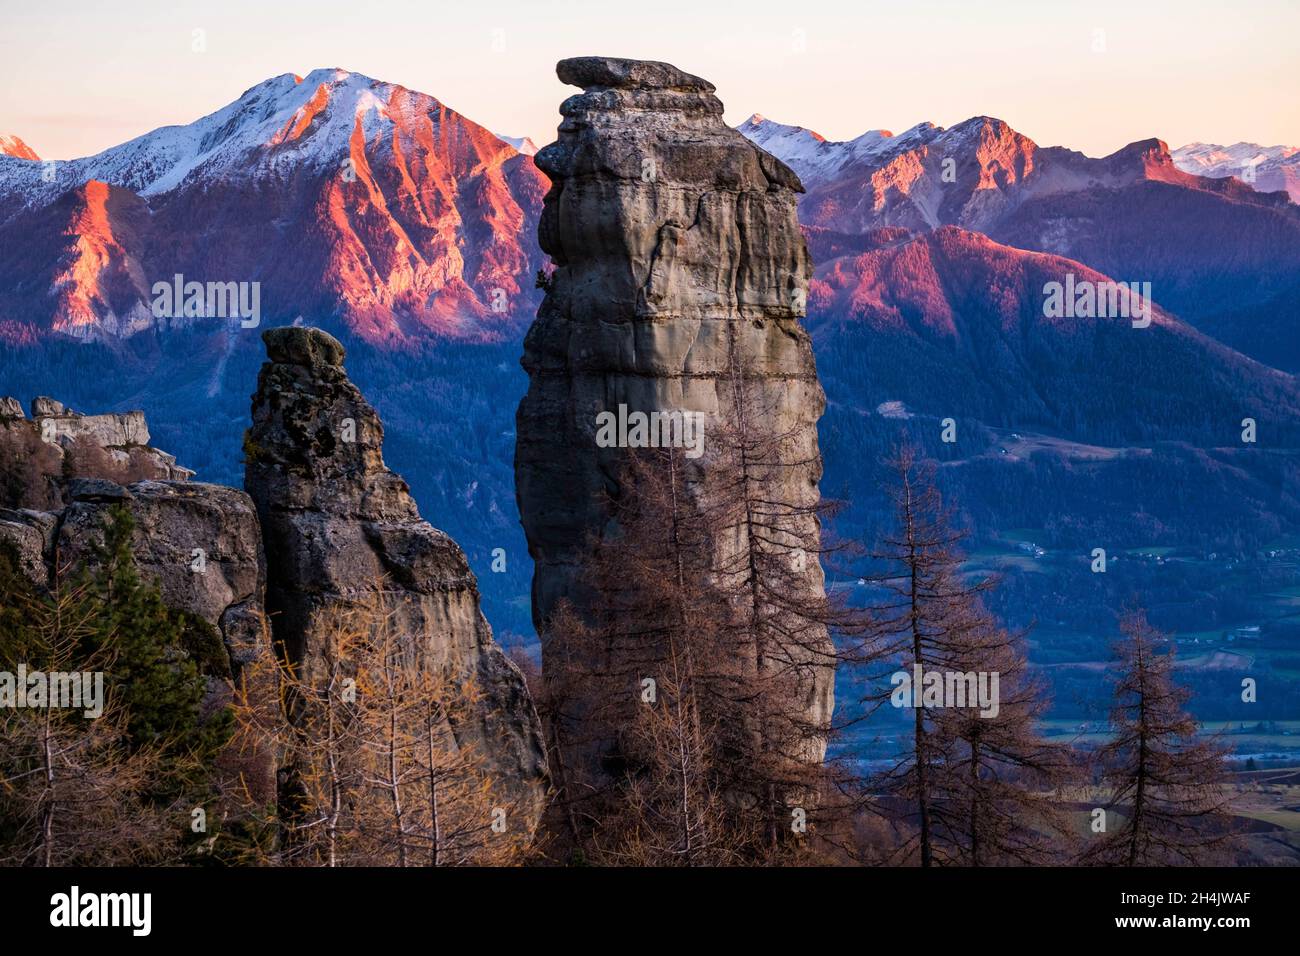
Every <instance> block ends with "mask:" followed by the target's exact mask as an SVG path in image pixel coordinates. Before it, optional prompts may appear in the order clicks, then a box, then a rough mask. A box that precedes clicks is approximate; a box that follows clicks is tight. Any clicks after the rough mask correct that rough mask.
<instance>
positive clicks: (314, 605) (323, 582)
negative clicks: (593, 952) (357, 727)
mask: <svg viewBox="0 0 1300 956" xmlns="http://www.w3.org/2000/svg"><path fill="white" fill-rule="evenodd" d="M263 340H264V341H265V343H266V348H267V354H268V358H269V361H268V362H266V364H264V365H263V366H262V371H261V373H260V375H259V376H258V385H257V393H256V394H255V395H254V396H253V414H252V418H253V424H252V427H251V429H250V430H249V432H248V436H247V439H246V442H245V455H246V462H247V465H246V472H245V487H246V488H247V490H248V492H249V494H251V495H252V497H253V500H254V501H255V502H256V504H257V510H258V514H259V516H260V519H261V524H262V531H263V537H264V539H265V543H266V560H267V608H268V610H269V612H270V614H271V620H272V623H273V628H274V633H275V636H276V638H277V640H278V641H279V642H280V643H281V644H282V645H283V646H284V648H285V651H286V652H287V654H288V656H289V658H290V659H291V660H293V661H295V662H298V663H299V664H301V665H302V666H303V667H304V668H305V671H306V672H308V673H310V672H311V670H312V669H313V668H315V667H317V666H318V665H319V659H320V655H321V653H322V636H321V634H322V621H323V616H324V615H326V613H327V612H328V611H329V610H330V609H331V608H332V607H336V606H339V605H346V604H348V603H349V602H354V601H356V599H357V598H358V597H359V596H361V595H364V594H367V593H368V592H379V594H380V595H381V596H382V599H383V602H384V606H385V607H387V608H390V609H391V610H392V613H393V615H394V619H395V624H396V626H397V628H398V633H400V634H402V635H406V636H408V637H410V638H412V639H413V640H414V641H415V642H416V645H415V646H416V648H417V650H418V651H419V653H421V654H422V655H423V657H424V660H425V662H426V666H429V667H431V668H432V667H446V668H449V669H450V670H451V671H453V672H455V673H459V674H461V675H464V676H466V677H470V678H472V679H473V681H474V684H475V686H476V688H477V690H478V693H479V697H478V700H477V702H476V705H475V713H474V717H473V719H472V720H471V721H468V722H466V723H464V724H462V725H458V726H455V727H452V728H450V729H451V731H452V737H453V739H455V740H456V741H457V742H458V744H464V745H469V746H472V747H473V748H474V749H475V751H476V752H477V754H479V755H481V757H482V758H483V761H484V765H485V770H486V771H487V773H488V774H489V776H490V777H491V778H492V779H493V780H494V782H496V783H497V784H498V785H499V786H500V787H501V788H502V789H503V790H504V792H505V793H506V794H507V795H508V796H509V797H510V799H511V801H512V805H513V808H514V810H513V819H514V820H515V821H517V823H518V824H519V825H521V826H524V827H525V828H527V829H528V830H529V831H530V832H531V830H532V829H534V828H535V827H536V824H537V820H538V819H539V817H540V814H541V810H542V805H543V801H544V794H545V787H546V758H545V753H544V750H543V748H542V743H541V732H540V724H539V722H538V719H537V715H536V712H535V710H534V708H533V705H532V701H531V699H530V697H529V696H528V692H527V689H526V687H525V684H524V679H523V677H522V675H521V674H520V672H519V670H518V669H517V668H516V667H515V665H514V664H513V663H512V662H511V661H510V660H509V659H508V658H507V657H506V655H505V654H504V653H503V652H502V650H501V648H500V647H499V646H498V645H497V644H496V643H495V642H494V641H493V639H492V632H491V629H490V628H489V626H488V623H487V621H486V619H485V618H484V617H483V614H482V612H481V611H480V609H479V594H478V587H477V583H476V581H475V578H474V574H473V572H472V571H471V570H470V568H469V564H468V563H467V561H466V559H465V555H464V553H463V552H462V551H461V549H460V548H459V547H458V546H457V544H456V542H454V541H453V540H452V539H451V538H450V537H448V536H447V535H446V534H444V533H443V532H441V531H439V530H437V529H436V528H433V527H431V526H430V525H429V523H428V522H426V521H424V520H423V519H421V517H420V513H419V510H418V508H417V507H416V504H415V501H414V500H413V499H412V497H411V495H410V492H409V490H408V488H407V484H406V482H405V481H403V480H402V478H401V477H400V476H398V475H396V474H394V473H393V472H392V471H390V470H389V469H388V468H387V467H386V466H385V464H384V460H383V454H382V446H383V438H384V431H383V425H382V424H381V423H380V420H379V416H378V415H377V414H376V413H375V411H374V409H373V408H371V407H370V405H369V404H368V403H367V402H366V400H365V398H364V397H363V396H362V395H361V392H360V391H359V390H358V389H357V387H356V386H355V385H353V384H352V382H351V381H350V380H349V379H348V375H347V372H345V371H344V369H343V358H344V352H343V347H342V346H341V345H340V344H339V343H338V342H337V341H336V340H335V339H334V338H332V337H331V336H329V335H327V334H326V333H324V332H321V331H319V330H316V329H309V328H293V327H287V328H279V329H270V330H268V331H266V332H265V333H263Z"/></svg>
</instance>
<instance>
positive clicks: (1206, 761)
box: [1081, 609, 1231, 866]
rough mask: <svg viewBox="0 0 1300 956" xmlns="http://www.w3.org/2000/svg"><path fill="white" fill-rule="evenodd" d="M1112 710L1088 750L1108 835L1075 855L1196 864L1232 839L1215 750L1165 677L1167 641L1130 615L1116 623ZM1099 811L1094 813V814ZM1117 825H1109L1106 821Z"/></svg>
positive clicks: (1182, 693)
mask: <svg viewBox="0 0 1300 956" xmlns="http://www.w3.org/2000/svg"><path fill="white" fill-rule="evenodd" d="M1120 634H1121V637H1120V639H1119V641H1118V642H1117V643H1116V644H1115V652H1116V655H1117V657H1118V670H1117V674H1116V678H1115V687H1114V694H1115V701H1114V706H1113V707H1112V709H1111V717H1110V723H1111V729H1112V732H1113V734H1114V736H1113V737H1112V738H1111V740H1110V741H1109V742H1108V743H1107V744H1106V745H1105V746H1103V747H1101V748H1100V749H1099V750H1098V751H1097V755H1096V756H1097V762H1098V765H1099V766H1100V768H1101V779H1102V782H1103V785H1104V786H1106V787H1107V788H1108V789H1109V798H1108V801H1107V806H1106V807H1105V808H1104V812H1105V819H1106V821H1107V824H1108V826H1107V829H1106V831H1105V832H1095V833H1094V834H1093V836H1092V840H1093V842H1092V843H1091V845H1090V846H1088V847H1087V848H1086V849H1085V850H1084V852H1083V854H1082V857H1081V860H1082V861H1083V862H1085V863H1090V864H1097V865H1103V866H1169V865H1176V864H1193V865H1194V864H1204V863H1206V862H1208V861H1210V860H1211V859H1212V858H1213V857H1214V855H1215V854H1216V853H1218V852H1219V851H1221V850H1223V849H1224V848H1225V847H1226V845H1227V844H1228V843H1229V841H1230V840H1231V830H1230V822H1231V816H1230V814H1229V807H1228V804H1229V793H1228V788H1227V779H1226V771H1225V769H1224V764H1223V756H1224V751H1223V748H1222V747H1220V746H1219V745H1218V744H1217V743H1216V742H1214V741H1212V740H1204V739H1200V737H1199V735H1198V731H1199V727H1198V725H1197V722H1196V720H1195V719H1194V718H1193V717H1192V716H1191V715H1190V714H1189V713H1187V711H1186V710H1185V709H1184V707H1185V705H1186V703H1187V701H1188V699H1189V697H1190V694H1189V692H1188V691H1187V690H1185V689H1184V688H1181V687H1179V686H1178V685H1177V683H1176V682H1175V680H1174V666H1175V654H1174V645H1173V642H1172V641H1170V640H1169V637H1168V635H1166V634H1164V633H1162V632H1161V631H1159V630H1157V629H1156V628H1154V627H1152V626H1151V624H1150V623H1148V621H1147V618H1146V614H1145V612H1143V611H1141V610H1138V609H1132V610H1128V611H1126V612H1125V613H1124V615H1123V616H1122V617H1121V619H1120ZM1098 809H1103V808H1098ZM1116 820H1118V821H1119V825H1118V826H1117V827H1114V828H1111V827H1110V826H1109V824H1110V823H1112V822H1114V821H1116Z"/></svg>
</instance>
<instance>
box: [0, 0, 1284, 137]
mask: <svg viewBox="0 0 1300 956" xmlns="http://www.w3.org/2000/svg"><path fill="white" fill-rule="evenodd" d="M584 54H599V55H605V56H627V57H636V58H641V59H654V60H666V61H668V62H671V63H673V64H675V65H677V66H679V67H681V68H682V69H684V70H686V71H688V72H691V73H695V74H698V75H700V76H703V77H704V78H705V79H707V80H709V81H710V82H712V83H713V84H714V85H716V86H717V88H718V96H719V97H720V98H721V99H722V101H723V103H724V104H725V105H726V108H727V114H726V118H727V121H728V122H729V123H731V124H732V125H735V124H738V123H740V122H742V121H744V120H745V119H746V118H747V117H748V116H749V115H750V114H752V113H755V112H758V113H762V114H763V115H764V116H766V117H768V118H769V119H773V120H776V121H778V122H782V123H789V124H793V125H799V126H805V127H808V128H810V129H814V130H816V131H817V132H819V133H821V134H822V135H823V136H825V137H827V138H828V139H849V138H852V137H854V136H857V135H859V134H860V133H862V132H864V131H866V130H868V129H889V130H892V131H893V132H895V133H899V132H902V131H903V130H904V129H907V128H908V127H911V126H913V125H915V124H916V123H919V122H922V121H930V122H933V123H937V124H938V125H940V126H951V125H953V124H955V123H958V122H960V121H962V120H963V119H966V118H968V117H970V116H975V115H980V114H984V115H989V116H996V117H998V118H1000V119H1003V120H1005V121H1007V122H1008V123H1010V124H1011V125H1012V126H1013V127H1014V128H1015V129H1017V130H1019V131H1020V132H1021V133H1023V134H1025V135H1026V136H1029V137H1030V138H1031V139H1033V140H1034V141H1035V142H1037V143H1039V144H1040V145H1043V146H1058V145H1059V146H1069V147H1071V148H1074V149H1079V150H1082V151H1083V152H1085V153H1087V154H1088V155H1091V156H1102V155H1106V154H1108V153H1110V152H1113V151H1114V150H1116V149H1118V148H1120V147H1121V146H1124V145H1125V144H1127V143H1130V142H1133V141H1135V140H1140V139H1146V138H1148V137H1151V136H1157V137H1159V138H1161V139H1163V140H1165V141H1166V142H1168V143H1169V144H1170V146H1172V147H1177V146H1181V145H1183V144H1185V143H1188V142H1192V141H1201V142H1217V143H1224V144H1230V143H1235V142H1238V141H1241V140H1247V141H1251V142H1258V143H1261V144H1263V145H1275V144H1286V145H1300V96H1297V95H1296V90H1297V87H1298V86H1300V0H1232V2H1223V0H1215V2H1211V0H1181V2H1176V3H1175V2H1164V0H1124V2H1112V0H1090V2H1086V3H1084V2H1075V0H1030V2H1021V0H948V2H945V0H892V2H888V3H880V2H875V0H853V2H840V0H836V2H827V0H797V2H796V0H770V2H769V0H748V2H728V0H690V2H679V0H638V2H631V3H615V2H608V0H607V2H602V3H595V2H586V0H550V2H538V0H533V2H521V0H457V2H455V3H444V2H440V0H433V2H423V3H421V2H413V0H345V2H338V0H313V2H301V0H257V2H249V0H225V2H221V3H198V2H187V0H171V2H131V0H118V2H112V3H109V2H106V0H99V2H86V0H58V2H51V0H46V2H39V3H32V2H29V0H0V134H10V135H17V136H18V137H20V138H21V139H23V140H24V141H26V142H27V144H28V145H29V146H31V147H32V148H33V149H34V150H35V151H36V152H37V153H38V154H39V155H40V156H41V157H42V158H47V159H71V158H74V157H77V156H85V155H90V154H92V153H95V152H98V151H99V150H102V149H105V148H107V147H109V146H112V145H115V144H117V143H120V142H123V141H125V140H127V139H130V138H132V137H134V136H138V135H140V134H142V133H146V132H148V131H149V130H151V129H155V128H156V127H159V126H165V125H169V124H180V123H188V122H191V121H193V120H194V119H197V118H198V117H200V116H202V115H205V114H207V113H211V112H213V111H214V110H216V109H218V108H220V107H221V106H224V105H225V104H226V103H229V102H230V101H232V100H234V99H236V98H237V97H238V96H239V95H240V94H241V93H242V92H243V91H244V90H246V89H248V88H249V87H251V86H254V85H255V84H257V83H259V82H261V81H262V80H265V79H267V78H268V77H271V76H275V75H278V74H281V73H297V74H299V75H306V74H307V73H309V72H311V71H312V70H314V69H317V68H323V67H342V68H344V69H347V70H351V71H354V72H358V73H363V74H366V75H368V76H371V77H374V78H376V79H381V80H385V81H388V82H393V83H399V84H401V85H403V86H406V87H409V88H411V89H414V90H419V91H421V92H424V93H428V94H430V95H432V96H434V97H436V98H438V99H439V100H441V101H442V102H443V103H445V104H446V105H447V106H449V107H451V108H452V109H454V110H456V111H458V112H460V113H461V114H463V115H464V116H467V117H468V118H470V119H471V120H474V121H475V122H477V123H480V124H481V125H483V126H486V127H488V128H489V129H491V130H493V131H494V132H497V133H500V134H504V135H510V136H529V137H531V138H532V139H533V140H534V141H535V142H536V143H537V144H538V145H539V146H541V145H544V144H545V143H548V142H550V141H551V140H552V139H554V133H555V127H556V124H557V123H558V121H559V115H558V112H557V107H558V106H559V104H560V102H561V101H562V100H563V99H564V97H565V96H567V95H569V94H570V93H572V92H574V91H573V90H572V89H571V88H568V87H565V86H564V85H563V84H561V83H560V82H559V80H557V79H556V78H555V62H556V61H557V60H559V59H562V58H564V57H567V56H580V55H584Z"/></svg>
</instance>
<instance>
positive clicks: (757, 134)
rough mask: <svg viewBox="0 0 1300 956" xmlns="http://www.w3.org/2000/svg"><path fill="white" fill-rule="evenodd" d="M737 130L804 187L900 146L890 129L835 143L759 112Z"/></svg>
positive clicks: (874, 131)
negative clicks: (784, 166) (800, 181)
mask: <svg viewBox="0 0 1300 956" xmlns="http://www.w3.org/2000/svg"><path fill="white" fill-rule="evenodd" d="M922 125H923V126H928V125H929V124H922ZM920 128H921V127H914V128H913V130H917V129H920ZM736 129H737V130H739V131H740V132H741V133H742V134H743V135H744V136H746V137H747V138H748V139H749V140H750V141H752V142H754V143H757V144H758V145H759V146H761V147H763V149H765V150H767V151H768V152H769V153H771V154H772V155H773V156H776V157H777V158H778V159H780V160H781V161H782V162H784V163H786V164H787V165H788V166H789V167H790V168H791V169H793V170H794V171H795V172H796V173H798V174H799V178H800V179H801V180H803V182H804V185H806V186H807V185H813V184H816V183H818V182H823V181H825V180H827V179H830V178H832V177H833V176H834V175H835V174H836V173H838V172H839V171H840V170H842V169H843V168H844V167H845V166H847V165H849V164H851V163H854V162H858V161H861V160H864V159H867V158H870V157H875V156H880V155H885V154H887V153H889V152H892V151H893V150H894V149H895V148H897V147H900V146H901V144H900V142H899V141H898V139H897V138H896V137H895V136H894V134H893V133H891V132H889V130H882V129H876V130H868V131H867V132H865V133H863V134H862V135H861V136H859V137H857V138H856V139H851V140H847V141H844V142H834V141H831V140H828V139H826V137H824V136H822V135H821V134H820V133H818V132H815V131H814V130H810V129H806V128H804V127H802V126H787V125H786V124H784V123H777V122H774V121H773V120H770V119H767V118H766V117H765V116H763V115H762V114H761V113H755V114H754V115H753V116H751V117H750V118H749V119H747V120H745V122H743V123H741V124H740V125H739V126H737V127H736ZM913 130H909V131H908V132H909V133H911V132H913Z"/></svg>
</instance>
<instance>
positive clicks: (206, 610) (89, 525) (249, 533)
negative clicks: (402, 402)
mask: <svg viewBox="0 0 1300 956" xmlns="http://www.w3.org/2000/svg"><path fill="white" fill-rule="evenodd" d="M32 416H33V417H32V418H30V419H26V418H23V417H22V408H21V406H19V405H18V404H17V402H15V401H14V400H13V399H4V400H2V401H0V427H2V428H3V429H4V430H5V436H4V437H5V438H6V439H10V440H12V439H13V438H14V437H15V436H19V435H22V436H24V437H26V438H27V439H28V440H29V441H30V442H33V443H35V444H34V446H33V447H36V448H39V449H41V450H49V452H50V454H52V455H55V456H56V457H59V456H63V455H64V454H65V453H66V452H69V451H70V450H72V449H76V451H77V452H78V454H79V455H81V456H83V457H78V458H76V459H75V460H73V461H72V462H69V463H67V464H70V465H71V466H74V467H75V466H78V465H80V464H84V463H85V461H86V460H87V459H86V458H85V457H84V455H85V452H86V450H87V449H98V450H99V451H100V452H102V453H103V455H104V456H105V457H101V458H99V459H98V463H99V464H101V465H102V464H103V463H104V462H105V461H107V462H108V463H109V464H108V471H109V473H113V474H117V473H118V472H119V465H120V467H121V468H122V469H128V468H131V467H134V466H142V467H144V468H145V470H146V471H148V470H149V469H153V470H154V471H155V472H156V473H161V474H170V475H174V476H175V477H174V478H172V479H168V480H153V479H146V480H142V481H134V482H130V483H119V482H118V481H114V480H112V479H110V478H107V477H102V476H82V477H71V478H68V479H63V478H61V477H60V478H59V479H58V480H57V481H55V485H56V495H57V496H58V497H59V498H61V500H62V503H61V505H60V504H52V505H50V506H49V507H46V508H43V509H36V508H0V540H2V541H8V542H9V543H11V544H12V545H13V546H14V548H15V549H16V550H17V553H18V557H19V561H20V564H21V566H22V568H23V570H24V572H25V573H26V574H27V576H28V577H29V578H30V579H31V580H32V582H33V583H35V584H37V585H38V586H40V587H42V588H44V587H51V586H52V585H53V584H54V583H55V578H56V574H64V573H66V572H67V571H68V570H69V569H77V568H80V567H93V566H94V564H95V555H94V547H93V546H94V545H98V544H102V543H103V530H104V527H105V525H106V523H107V521H108V518H109V512H110V510H111V509H112V508H114V507H115V506H117V505H121V506H123V507H125V508H126V509H127V511H129V512H130V514H131V517H132V518H133V519H134V520H135V530H134V534H133V538H132V548H131V550H132V554H133V556H134V558H135V563H136V566H137V568H138V569H139V571H140V574H141V576H142V577H144V578H145V579H146V580H150V581H153V582H156V583H157V585H158V587H159V589H160V591H161V593H162V598H163V601H164V603H166V604H167V605H168V606H169V607H171V608H173V609H175V610H178V611H186V612H189V613H190V614H193V615H195V616H196V617H198V618H199V619H201V620H202V621H204V622H205V623H206V624H207V625H208V627H209V628H211V634H212V640H211V641H209V642H206V643H205V644H204V645H203V646H202V647H201V648H195V649H193V650H194V651H195V652H196V653H197V655H198V657H199V658H200V659H199V661H198V663H199V666H200V670H201V671H202V673H203V674H204V675H205V676H206V677H207V682H208V690H207V694H206V696H205V698H204V701H203V708H204V712H205V713H211V712H212V711H214V710H215V709H217V708H220V707H222V706H224V705H225V704H227V703H228V702H229V701H230V700H231V697H232V693H233V689H234V687H235V682H236V681H238V680H239V679H240V677H241V675H242V672H243V669H244V668H245V667H246V666H247V665H249V664H251V663H253V662H254V661H258V660H269V659H270V657H269V655H270V647H271V644H270V632H269V629H268V628H267V626H266V617H265V613H264V611H263V604H262V601H263V591H264V576H263V565H262V536H261V530H260V528H259V526H258V523H257V512H256V510H255V509H254V507H253V502H252V500H251V499H250V498H249V497H248V495H246V494H244V493H243V492H242V491H238V490H236V489H234V488H227V487H224V486H222V485H212V484H206V483H203V482H196V481H188V480H185V479H186V478H187V477H188V476H189V475H192V474H193V472H192V471H189V470H188V469H185V468H181V467H179V466H177V465H176V463H175V459H174V458H172V456H170V455H168V454H166V453H165V452H162V451H159V450H158V449H155V448H152V447H150V446H149V445H148V440H149V431H148V427H147V426H146V424H145V420H144V415H143V414H142V413H140V412H129V413H126V414H124V415H117V414H106V415H78V414H77V413H75V412H72V411H70V410H68V409H66V408H64V407H63V405H62V404H60V403H59V402H57V401H54V400H53V399H49V398H38V399H35V400H34V401H33V402H32ZM11 447H17V446H11ZM118 455H120V456H122V457H121V460H120V462H118V460H117V458H116V456H118ZM6 477H9V478H12V477H14V476H13V475H7V476H6ZM37 478H38V480H45V476H41V475H39V474H37ZM55 500H57V498H56V499H55ZM227 756H228V757H229V760H227V759H226V757H223V758H222V760H223V766H226V765H227V764H229V766H230V772H231V776H232V779H234V777H235V775H236V774H242V778H243V784H247V785H248V786H249V788H250V790H251V792H252V793H253V794H254V795H255V796H256V797H258V798H259V799H262V800H271V799H273V798H274V795H275V767H274V760H273V755H271V754H260V755H249V754H243V755H238V757H236V755H233V754H230V755H227ZM236 762H237V763H238V767H237V768H236V767H235V766H234V764H235V763H236ZM241 786H242V784H241Z"/></svg>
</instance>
